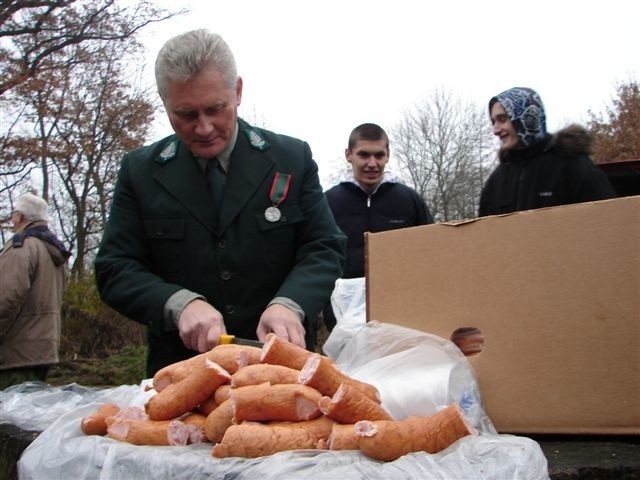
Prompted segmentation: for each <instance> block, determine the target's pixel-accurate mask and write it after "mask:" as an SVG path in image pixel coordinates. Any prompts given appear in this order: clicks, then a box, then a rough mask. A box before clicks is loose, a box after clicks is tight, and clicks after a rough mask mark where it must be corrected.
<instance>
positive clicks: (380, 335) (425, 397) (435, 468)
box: [0, 282, 549, 480]
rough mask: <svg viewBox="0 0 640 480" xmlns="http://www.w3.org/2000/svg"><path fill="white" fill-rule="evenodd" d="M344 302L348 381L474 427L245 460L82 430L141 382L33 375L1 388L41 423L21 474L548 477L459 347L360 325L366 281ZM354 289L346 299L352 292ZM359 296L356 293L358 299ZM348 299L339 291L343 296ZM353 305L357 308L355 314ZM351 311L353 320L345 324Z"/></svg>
mask: <svg viewBox="0 0 640 480" xmlns="http://www.w3.org/2000/svg"><path fill="white" fill-rule="evenodd" d="M349 286H350V287H353V288H351V290H350V292H351V293H350V294H348V295H347V296H346V297H348V298H349V300H348V304H347V303H342V304H341V305H342V306H344V307H345V308H344V309H343V310H342V312H341V313H339V315H340V314H341V315H342V319H341V321H340V323H339V325H337V326H336V328H335V329H334V330H333V332H332V333H331V336H330V337H329V339H328V340H327V343H326V344H325V345H328V347H329V348H328V350H329V351H330V352H331V354H330V353H329V351H327V349H325V352H326V353H327V354H329V356H332V357H333V358H334V359H335V360H336V362H337V364H338V365H339V366H340V368H341V369H342V370H343V371H344V372H345V373H347V374H349V375H351V376H352V377H354V378H358V379H360V380H363V381H367V382H369V383H372V384H373V385H375V386H377V387H378V389H379V390H380V393H381V397H382V405H383V406H384V407H385V408H386V409H387V410H388V411H389V413H391V415H392V416H393V417H394V418H397V419H403V418H406V417H407V416H410V415H430V414H432V413H435V412H436V411H437V410H439V409H440V408H443V407H445V406H447V405H449V404H451V403H453V402H458V403H459V404H460V406H461V407H462V409H463V411H464V413H465V416H466V417H467V419H468V420H469V421H470V422H471V423H472V424H473V425H474V426H475V427H476V428H477V429H478V430H479V431H480V434H479V435H473V436H467V437H465V438H462V439H461V440H459V441H457V442H455V443H454V444H453V445H451V446H450V447H449V448H447V449H445V450H443V451H442V452H439V453H437V454H428V453H425V452H416V453H411V454H409V455H405V456H403V457H401V458H399V459H397V460H395V461H393V462H379V461H376V460H372V459H370V458H367V457H366V456H364V455H363V454H362V453H360V452H359V451H326V450H302V451H291V452H281V453H278V454H275V455H270V456H267V457H261V458H255V459H245V458H224V459H218V458H214V457H212V456H211V451H212V445H211V444H199V445H189V446H185V447H153V446H144V447H140V446H135V445H130V444H127V443H124V442H119V441H116V440H113V439H111V438H108V437H100V436H87V435H84V434H83V433H82V431H81V430H80V422H81V420H82V417H84V416H86V415H88V414H90V413H92V412H93V411H95V410H97V408H98V407H99V406H100V405H101V404H103V403H106V402H113V403H116V404H118V405H120V406H121V407H124V406H129V405H133V406H140V407H142V406H143V405H144V403H145V402H146V400H147V399H148V398H149V396H150V395H152V394H153V391H145V388H144V387H145V385H147V384H148V383H149V381H150V380H146V381H145V382H143V384H141V385H127V386H122V387H117V388H111V389H92V388H84V387H80V386H78V385H75V384H73V385H68V386H66V387H50V386H48V385H46V384H42V383H40V382H30V383H26V384H22V385H19V386H16V387H11V388H8V389H6V390H5V391H3V392H0V420H1V421H3V422H9V423H13V424H14V425H17V426H19V427H21V428H23V429H28V430H43V431H42V433H41V434H40V435H39V436H38V437H37V438H36V439H35V440H34V441H33V442H32V443H31V445H29V447H27V449H26V450H25V451H24V453H23V455H22V457H21V459H20V461H19V463H18V474H19V477H20V478H21V479H48V478H74V479H79V480H81V479H121V478H154V479H155V480H161V479H171V480H181V479H185V480H186V479H193V478H199V479H200V478H211V479H214V478H216V479H217V478H224V479H225V480H231V479H255V478H260V479H261V480H270V479H274V480H276V479H278V480H281V479H283V478H295V479H303V480H304V479H335V478H340V479H341V480H351V479H367V480H369V479H387V478H393V479H416V478H420V479H426V480H430V479H434V480H435V479H441V480H450V479H453V478H456V479H458V478H460V479H462V478H465V479H466V478H474V479H489V480H493V479H495V480H502V479H505V478H518V479H525V480H527V479H531V480H534V479H535V480H538V479H548V478H549V476H548V473H547V460H546V458H545V456H544V454H543V452H542V450H541V449H540V446H539V445H538V444H537V443H536V442H535V441H533V440H531V439H529V438H526V437H518V436H513V435H498V434H496V433H495V429H494V428H493V425H492V424H491V421H490V420H489V418H488V417H487V416H486V414H485V412H484V409H483V407H482V401H481V398H480V393H479V391H478V387H477V383H476V380H475V377H474V375H473V371H472V369H471V367H470V365H469V364H468V362H467V360H466V358H465V357H464V356H463V355H462V354H461V353H460V351H459V350H458V349H457V347H455V345H454V344H453V343H451V342H449V341H446V340H443V339H441V338H439V337H436V336H433V335H428V334H425V333H422V332H418V331H415V330H411V329H407V328H403V327H399V326H396V325H389V324H382V323H378V322H370V323H364V320H363V319H364V316H363V315H364V310H363V302H364V297H363V296H362V293H363V288H362V286H361V285H358V284H357V282H350V285H349ZM349 295H350V296H349ZM358 295H360V296H361V297H360V298H358ZM346 297H345V298H346ZM356 312H358V313H356ZM346 318H348V319H349V320H347V321H345V319H346Z"/></svg>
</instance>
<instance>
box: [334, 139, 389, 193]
mask: <svg viewBox="0 0 640 480" xmlns="http://www.w3.org/2000/svg"><path fill="white" fill-rule="evenodd" d="M344 154H345V157H346V158H347V161H348V162H349V163H350V164H351V169H352V170H353V176H354V177H355V179H356V181H357V182H358V183H359V184H360V186H362V188H364V189H365V190H367V191H368V192H369V193H372V192H373V191H374V190H375V188H376V187H377V186H378V184H379V183H380V182H382V178H383V176H384V167H385V165H386V164H387V162H388V161H389V149H388V148H387V145H386V143H385V141H384V140H376V141H371V140H358V141H357V142H356V143H355V145H354V146H353V148H347V149H346V150H345V151H344Z"/></svg>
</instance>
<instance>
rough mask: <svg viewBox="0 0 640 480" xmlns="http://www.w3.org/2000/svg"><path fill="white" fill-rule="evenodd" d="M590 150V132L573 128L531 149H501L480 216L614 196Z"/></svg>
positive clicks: (484, 194)
mask: <svg viewBox="0 0 640 480" xmlns="http://www.w3.org/2000/svg"><path fill="white" fill-rule="evenodd" d="M590 146H591V137H590V135H589V133H588V132H587V130H585V129H584V128H583V127H581V126H579V125H571V126H569V127H567V128H565V129H563V130H560V131H559V132H557V133H556V134H555V135H553V136H551V135H548V136H547V137H546V138H545V139H544V140H543V141H542V142H540V143H537V144H535V145H532V146H530V147H527V148H524V149H519V150H502V151H500V164H499V165H498V166H497V167H496V169H495V170H494V171H493V172H492V173H491V175H490V176H489V178H488V180H487V181H486V183H485V185H484V187H483V189H482V193H481V195H480V206H479V209H478V216H480V217H484V216H487V215H498V214H503V213H511V212H517V211H521V210H532V209H536V208H544V207H553V206H557V205H566V204H571V203H580V202H589V201H594V200H604V199H607V198H614V197H615V196H616V194H615V191H614V190H613V187H612V186H611V184H610V183H609V180H608V179H607V177H606V175H605V174H604V173H603V172H602V171H601V170H600V169H599V168H598V167H597V166H596V165H594V164H593V162H592V161H591V158H590V157H589V152H590Z"/></svg>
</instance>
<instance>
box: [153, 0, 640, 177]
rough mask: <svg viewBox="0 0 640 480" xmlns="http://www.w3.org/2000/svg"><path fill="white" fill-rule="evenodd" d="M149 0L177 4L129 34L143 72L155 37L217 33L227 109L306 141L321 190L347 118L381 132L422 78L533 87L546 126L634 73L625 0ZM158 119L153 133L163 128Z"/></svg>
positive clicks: (631, 19) (481, 92) (633, 10)
mask: <svg viewBox="0 0 640 480" xmlns="http://www.w3.org/2000/svg"><path fill="white" fill-rule="evenodd" d="M156 3H157V4H158V5H160V6H163V7H165V8H173V9H175V8H177V6H178V5H181V6H184V7H186V8H189V9H190V10H191V13H190V14H188V15H185V16H182V17H178V18H176V19H173V20H169V21H166V22H163V23H161V24H160V25H159V26H158V27H156V28H154V29H153V30H148V31H147V32H146V33H145V34H144V36H143V37H142V40H143V42H144V44H145V46H146V48H147V51H148V78H149V79H150V80H149V81H153V61H154V60H155V57H156V55H157V53H158V51H159V49H160V48H161V46H162V44H163V43H164V41H166V40H167V39H168V38H170V37H171V36H174V35H177V34H179V33H182V32H184V31H187V30H191V29H195V28H208V29H210V30H212V31H215V32H218V33H220V34H221V35H222V36H223V37H224V38H225V40H226V41H227V43H228V44H229V45H230V47H231V49H232V50H233V52H234V54H235V57H236V62H237V64H238V72H239V74H240V75H241V76H242V77H243V80H244V91H243V99H242V105H241V107H240V115H241V116H243V117H245V118H247V119H249V120H250V121H252V120H256V119H257V120H259V122H258V123H261V124H262V125H264V126H266V127H267V128H269V129H271V130H274V131H276V132H278V133H285V134H288V135H292V136H295V137H298V138H301V139H303V140H306V141H307V142H309V144H310V146H311V149H312V151H313V153H314V158H315V160H316V161H317V162H318V165H319V168H320V174H321V178H323V184H324V186H325V187H329V186H330V185H327V184H326V178H327V175H328V174H329V173H330V172H331V171H332V170H335V169H336V168H338V166H340V167H342V164H343V162H344V160H343V159H344V153H343V152H344V149H345V147H346V143H347V138H348V135H349V133H350V132H351V130H352V129H353V127H355V126H356V125H359V124H360V123H364V122H374V123H378V124H380V125H381V126H382V127H384V128H386V129H388V130H389V129H391V128H393V127H394V126H395V125H396V124H397V122H398V121H399V119H400V117H401V115H402V113H403V111H406V110H407V109H410V108H411V107H412V106H413V105H415V104H417V103H420V102H421V101H423V100H425V99H426V98H428V97H429V96H430V94H431V93H432V92H433V91H434V89H437V88H445V89H447V90H449V91H450V92H451V93H453V94H454V95H455V96H457V97H459V98H461V99H463V100H465V101H469V102H473V103H476V104H478V105H481V106H483V107H484V105H486V104H487V102H488V100H489V98H490V97H491V96H493V95H495V94H497V93H499V92H501V91H503V90H506V89H507V88H510V87H513V86H528V87H531V88H534V89H535V90H537V91H538V93H540V95H541V97H542V100H543V102H544V104H545V108H546V111H547V124H548V127H549V129H550V130H551V131H553V130H556V129H558V128H560V127H562V126H564V125H566V124H567V123H569V122H572V121H577V122H581V123H584V122H585V121H586V119H587V112H588V110H589V109H592V110H594V111H598V112H600V111H602V110H603V109H604V107H605V106H607V105H610V104H611V98H612V96H613V95H614V93H615V87H616V84H617V83H619V82H624V81H629V80H630V79H634V80H640V29H639V28H638V18H640V2H637V1H628V0H625V1H622V0H609V1H602V0H600V1H592V0H581V1H577V0H537V1H535V2H532V1H528V2H522V1H514V2H507V1H502V2H497V1H495V0H494V1H487V0H447V1H427V0H391V1H389V0H387V1H382V0H340V1H338V0H324V1H315V0H243V1H234V0H225V1H218V0H191V1H181V2H175V0H156ZM158 117H159V120H158V122H157V124H156V128H155V131H154V138H153V140H157V139H159V138H162V137H164V136H166V135H168V134H170V133H171V130H170V126H169V124H168V122H167V121H166V120H165V115H164V113H162V114H161V115H159V116H158ZM487 121H488V120H487ZM391 149H392V158H391V162H390V167H391V168H393V166H394V163H393V145H392V146H391Z"/></svg>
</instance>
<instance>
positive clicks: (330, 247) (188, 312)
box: [95, 30, 346, 376]
mask: <svg viewBox="0 0 640 480" xmlns="http://www.w3.org/2000/svg"><path fill="white" fill-rule="evenodd" d="M155 69H156V83H157V87H158V93H159V95H160V97H161V99H162V101H163V102H164V106H165V108H166V111H167V114H168V116H169V120H170V122H171V126H172V127H173V130H174V131H175V135H171V136H169V137H167V138H165V139H163V140H160V141H159V142H157V143H154V144H152V145H149V146H146V147H144V148H141V149H139V150H136V151H134V152H131V153H129V154H127V155H125V157H124V159H123V161H122V164H121V167H120V172H119V176H118V180H117V183H116V188H115V193H114V197H113V204H112V206H111V213H110V217H109V221H108V223H107V226H106V229H105V232H104V237H103V239H102V243H101V246H100V250H99V252H98V255H97V257H96V261H95V269H96V282H97V285H98V290H99V291H100V295H101V297H102V299H103V300H104V301H105V302H106V303H107V304H108V305H110V306H112V307H113V308H115V309H116V310H117V311H119V312H121V313H122V314H123V315H125V316H127V317H129V318H131V319H133V320H136V321H138V322H141V323H143V324H145V325H148V327H149V330H148V333H149V352H148V359H147V374H148V375H149V376H152V375H153V374H154V373H155V372H156V371H157V370H159V369H160V368H162V367H163V366H165V365H168V364H170V363H174V362H176V361H179V360H182V359H184V358H188V357H190V356H193V355H195V354H196V352H204V351H207V350H209V349H211V348H213V347H214V346H215V345H217V344H218V342H219V339H220V335H221V334H225V333H230V334H234V335H236V336H238V337H244V338H250V339H258V340H261V341H262V340H264V338H265V336H266V335H267V334H268V333H269V332H274V333H275V334H276V335H278V336H280V337H282V338H284V339H286V340H289V341H290V342H292V343H294V344H297V345H300V346H306V347H307V348H312V347H313V346H314V343H315V319H316V317H317V315H318V313H319V312H320V310H321V309H322V307H323V306H324V305H325V304H326V302H327V300H328V299H329V297H330V295H331V291H332V289H333V286H334V283H335V280H336V279H337V278H338V277H340V275H341V274H342V268H343V261H344V251H345V246H346V237H345V236H344V234H343V233H342V232H341V231H340V229H339V228H338V227H337V225H336V223H335V221H334V219H333V216H332V214H331V211H330V210H329V207H328V205H327V202H326V199H325V197H324V195H323V192H322V188H321V186H320V182H319V179H318V169H317V165H316V163H315V162H314V161H313V159H312V156H311V150H310V148H309V146H308V145H307V143H305V142H303V141H301V140H298V139H295V138H291V137H287V136H284V135H279V134H275V133H273V132H269V131H267V130H263V129H259V128H256V127H253V126H251V125H249V124H248V123H247V122H245V121H243V120H242V119H240V118H238V115H237V108H238V106H239V105H240V100H241V97H242V79H241V78H240V77H239V76H238V74H237V70H236V64H235V60H234V57H233V54H232V52H231V50H230V49H229V47H228V46H227V44H226V43H225V42H224V40H223V39H222V38H221V37H220V36H219V35H217V34H214V33H211V32H208V31H206V30H194V31H191V32H187V33H185V34H182V35H179V36H177V37H174V38H172V39H170V40H169V41H168V42H167V43H166V44H165V45H164V46H163V48H162V49H161V51H160V53H159V54H158V58H157V60H156V66H155Z"/></svg>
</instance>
